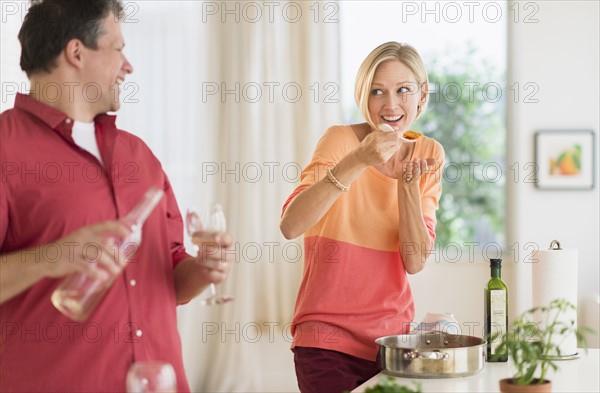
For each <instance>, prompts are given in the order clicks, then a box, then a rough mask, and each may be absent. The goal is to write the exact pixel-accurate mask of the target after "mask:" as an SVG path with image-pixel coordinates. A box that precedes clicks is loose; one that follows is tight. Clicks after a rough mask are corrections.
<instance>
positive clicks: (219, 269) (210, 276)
mask: <svg viewBox="0 0 600 393" xmlns="http://www.w3.org/2000/svg"><path fill="white" fill-rule="evenodd" d="M193 242H194V244H195V246H196V249H197V251H198V255H196V257H195V258H194V263H196V264H197V265H198V266H199V267H200V268H201V269H199V271H198V273H199V274H201V275H203V276H204V278H205V280H206V283H207V284H209V283H211V282H212V283H215V284H219V283H221V282H223V281H224V280H225V279H226V278H227V275H228V274H229V271H230V270H231V266H232V264H233V261H234V255H233V253H232V252H231V246H232V244H233V242H232V239H231V236H229V235H228V234H226V233H208V232H197V233H195V234H194V237H193Z"/></svg>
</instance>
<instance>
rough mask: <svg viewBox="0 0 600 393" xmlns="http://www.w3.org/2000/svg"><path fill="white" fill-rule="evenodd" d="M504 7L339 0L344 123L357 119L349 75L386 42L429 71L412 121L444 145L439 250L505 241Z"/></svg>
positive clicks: (498, 243)
mask: <svg viewBox="0 0 600 393" xmlns="http://www.w3.org/2000/svg"><path fill="white" fill-rule="evenodd" d="M506 16H507V11H506V4H505V3H504V2H443V1H431V2H430V1H427V2H409V1H402V2H394V1H341V2H340V29H341V40H342V87H341V93H342V102H343V106H344V114H345V119H344V120H345V121H346V122H348V123H355V122H362V121H364V120H363V119H362V117H361V115H360V114H359V112H358V109H357V108H356V104H355V102H354V78H355V75H356V72H357V70H358V67H359V66H360V64H361V62H362V61H363V59H364V58H365V57H366V56H367V55H368V53H369V52H370V51H371V50H373V49H374V48H375V47H377V46H378V45H380V44H382V43H384V42H387V41H398V42H403V43H408V44H410V45H412V46H414V47H415V48H416V49H417V50H418V51H419V53H420V55H421V57H422V58H423V61H424V63H425V66H426V68H427V71H428V74H429V83H430V87H429V92H430V97H429V108H428V110H427V111H426V112H425V114H424V116H422V118H421V119H419V120H418V121H417V122H416V123H415V124H414V125H413V127H412V128H413V129H414V130H415V131H420V132H423V133H424V134H426V135H427V136H430V137H432V138H434V139H436V140H438V141H439V142H440V143H441V144H442V145H443V146H444V149H445V151H446V165H445V167H444V174H443V179H442V182H443V189H444V192H443V195H442V199H441V201H440V210H439V211H438V226H437V230H436V232H437V239H436V243H437V246H438V247H445V246H449V245H454V246H458V247H460V248H461V249H464V248H484V247H489V246H490V244H494V245H497V246H498V248H500V247H502V246H503V245H504V210H505V209H504V200H505V197H504V194H505V192H504V188H505V174H506V170H505V147H504V146H505V134H506V127H505V119H504V113H505V97H506V94H505V73H506V25H507V22H506Z"/></svg>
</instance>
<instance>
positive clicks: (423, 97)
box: [419, 82, 429, 106]
mask: <svg viewBox="0 0 600 393" xmlns="http://www.w3.org/2000/svg"><path fill="white" fill-rule="evenodd" d="M427 94H429V84H428V83H427V82H425V83H423V84H422V85H421V101H420V103H419V105H420V106H424V105H425V103H426V102H427Z"/></svg>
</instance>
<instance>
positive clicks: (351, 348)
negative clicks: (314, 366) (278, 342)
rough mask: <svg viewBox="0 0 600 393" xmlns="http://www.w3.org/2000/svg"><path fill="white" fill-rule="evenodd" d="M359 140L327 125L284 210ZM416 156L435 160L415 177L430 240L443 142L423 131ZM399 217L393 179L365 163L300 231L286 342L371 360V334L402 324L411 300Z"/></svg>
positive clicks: (400, 329)
mask: <svg viewBox="0 0 600 393" xmlns="http://www.w3.org/2000/svg"><path fill="white" fill-rule="evenodd" d="M358 145H359V140H358V138H357V137H356V135H355V133H354V131H353V130H352V128H351V127H350V126H334V127H331V128H329V129H328V130H327V132H326V133H325V134H324V136H323V137H322V138H321V140H320V141H319V143H318V144H317V147H316V149H315V152H314V154H313V157H312V160H311V162H310V164H309V165H308V166H307V167H306V168H305V169H304V170H303V171H302V176H301V182H300V185H299V186H298V187H297V188H296V189H295V190H294V192H293V193H292V194H291V195H290V197H289V198H288V200H287V202H286V203H285V205H284V208H283V209H284V211H285V209H286V207H287V206H288V204H289V203H290V202H291V201H292V200H293V199H294V198H295V197H296V196H297V195H298V194H299V193H301V192H302V191H303V190H305V189H306V188H308V187H310V186H311V185H312V184H314V183H315V182H318V181H320V180H321V179H323V178H324V177H326V170H327V169H331V168H332V167H333V166H335V164H337V163H338V162H339V161H341V160H342V158H344V157H345V156H346V155H347V154H348V153H350V152H351V151H353V150H354V149H356V147H358ZM417 157H419V158H434V159H435V160H436V163H437V164H436V165H435V167H434V168H433V169H431V170H428V173H426V174H424V175H423V176H422V179H421V180H422V181H421V184H420V190H421V204H422V209H423V221H424V225H426V226H427V229H428V230H429V234H430V241H431V244H430V245H432V244H433V241H434V239H435V224H436V216H435V212H436V210H437V208H438V201H439V198H440V195H441V191H442V190H441V173H442V168H443V162H444V150H443V148H442V146H441V145H440V144H439V143H438V142H436V141H435V140H433V139H431V138H428V137H425V136H422V137H421V138H419V139H418V140H417V142H416V146H415V150H414V153H413V156H412V158H411V159H414V158H417ZM332 187H333V185H332ZM399 225H402V221H401V217H399V212H398V192H397V180H396V179H392V178H389V177H387V176H385V175H383V174H382V173H380V172H379V171H377V170H376V169H375V168H373V167H369V168H368V169H366V170H365V171H364V172H363V174H362V175H361V176H360V177H359V178H357V179H356V180H355V181H354V182H353V183H352V185H351V186H350V189H349V190H348V192H345V193H343V194H342V195H340V197H339V198H338V199H337V200H336V201H335V203H334V204H333V205H332V206H331V208H330V209H329V211H328V212H327V213H326V214H325V215H324V216H323V218H322V219H321V220H320V221H319V222H318V223H317V224H316V225H314V226H313V227H312V228H310V229H309V230H308V231H306V233H304V274H303V278H302V283H301V285H300V290H299V293H298V298H297V300H296V307H295V312H294V320H293V323H292V334H293V336H294V341H293V343H292V348H294V347H296V346H301V347H315V348H323V349H330V350H335V351H339V352H343V353H346V354H349V355H353V356H356V357H359V358H363V359H368V360H372V361H374V360H375V358H376V355H377V346H376V344H375V343H374V340H375V339H376V338H378V337H382V336H386V335H392V334H404V333H407V332H408V330H409V327H410V322H412V320H413V317H414V303H413V298H412V293H411V289H410V285H409V283H408V279H407V273H406V271H405V269H404V264H403V262H402V258H401V256H400V253H399V250H400V241H399V232H398V227H399ZM408 242H410V241H408ZM403 243H404V241H403ZM430 245H427V246H430ZM413 246H414V247H425V246H426V245H417V244H415V245H413ZM409 247H410V246H409Z"/></svg>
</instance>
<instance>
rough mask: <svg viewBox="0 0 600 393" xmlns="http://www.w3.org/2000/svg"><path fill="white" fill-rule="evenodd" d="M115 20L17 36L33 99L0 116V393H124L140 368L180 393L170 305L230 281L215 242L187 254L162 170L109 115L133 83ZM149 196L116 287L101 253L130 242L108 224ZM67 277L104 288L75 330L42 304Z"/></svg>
mask: <svg viewBox="0 0 600 393" xmlns="http://www.w3.org/2000/svg"><path fill="white" fill-rule="evenodd" d="M122 13H123V9H122V6H121V4H120V2H119V0H93V1H68V0H45V1H38V2H35V3H34V4H33V5H32V7H31V8H30V10H29V13H28V14H27V16H26V18H25V20H24V23H23V26H22V28H21V31H20V33H19V40H20V42H21V46H22V54H21V68H22V69H23V70H24V71H25V72H26V73H27V75H28V77H29V79H30V82H31V91H30V94H29V95H21V94H19V95H17V97H16V100H15V107H14V108H13V109H11V110H8V111H6V112H4V113H2V114H1V115H0V161H1V167H0V168H1V171H2V172H1V177H2V179H1V184H0V185H1V187H2V188H1V192H0V269H1V270H0V322H1V328H2V337H1V339H2V341H1V342H0V391H11V392H17V391H27V392H33V391H57V392H58V391H60V392H67V391H73V392H75V391H77V392H83V391H102V392H117V391H118V392H121V391H124V390H125V377H126V374H127V371H128V369H129V367H130V365H131V364H132V363H133V362H137V361H149V360H158V361H164V362H168V363H170V364H171V365H173V367H174V369H175V371H176V374H177V380H178V388H179V391H189V387H188V384H187V381H186V378H185V374H184V370H183V362H182V357H181V343H180V339H179V335H178V332H177V325H176V322H177V321H176V312H175V308H176V305H177V304H183V303H186V302H188V301H189V300H191V299H192V298H193V297H195V296H196V295H197V294H199V293H200V292H201V291H202V290H203V289H204V288H205V287H206V286H207V285H208V284H209V283H210V282H215V283H219V282H222V281H223V280H224V279H225V278H226V276H227V274H228V272H229V269H230V267H231V258H230V254H229V253H227V252H225V251H226V249H227V248H228V247H229V246H230V245H231V239H230V238H229V236H227V235H225V234H220V235H217V236H214V237H212V238H211V239H209V240H208V241H207V243H206V244H207V249H208V246H210V247H211V250H213V252H211V253H200V255H199V256H198V257H196V258H193V257H190V256H189V255H188V254H186V252H185V250H184V248H183V245H182V243H183V241H182V235H183V225H182V219H181V215H180V213H179V209H178V206H177V203H176V200H175V197H174V195H173V191H172V189H171V186H170V184H169V181H168V179H167V177H166V175H165V174H164V172H163V170H162V168H161V165H160V163H159V161H158V160H157V159H156V157H154V155H153V154H152V152H151V151H150V150H149V148H148V147H147V146H146V145H145V144H144V143H143V142H142V141H141V140H140V139H138V138H137V137H135V136H133V135H131V134H129V133H127V132H125V131H121V130H118V129H117V128H116V127H115V117H114V116H109V115H106V114H105V113H106V112H109V111H116V110H118V109H119V106H120V104H119V97H118V95H119V85H120V84H121V83H122V82H123V81H124V80H125V77H126V76H127V75H128V74H130V73H131V72H133V67H132V66H131V64H130V63H129V62H128V61H127V58H126V57H125V55H124V54H123V47H124V46H125V43H124V41H123V37H122V34H121V30H120V24H119V20H120V18H121V17H122ZM150 187H159V188H161V189H163V190H164V191H165V197H164V198H163V200H162V201H161V202H160V203H159V205H158V206H157V208H156V209H155V210H154V211H153V213H152V214H151V215H150V217H149V218H148V220H147V221H146V223H145V224H144V227H143V237H142V243H141V245H140V247H139V248H138V250H137V252H136V254H135V255H134V256H133V258H132V259H131V261H130V262H128V263H127V267H126V268H125V269H124V270H123V271H122V272H121V273H120V274H119V270H120V269H118V268H117V262H116V261H115V259H114V258H113V256H112V255H113V254H114V250H113V249H112V248H111V247H112V245H111V244H110V242H109V241H108V240H107V239H109V238H111V237H117V238H118V237H123V236H125V235H126V234H127V233H128V230H127V228H125V227H124V226H123V225H122V224H120V223H119V222H118V221H117V219H118V218H119V217H122V216H124V215H125V214H127V213H128V212H129V211H130V210H131V208H132V207H133V206H134V205H135V204H136V203H137V202H138V201H139V200H140V198H141V197H142V196H143V194H144V193H145V191H146V190H147V189H149V188H150ZM201 249H202V248H201ZM215 250H216V251H215ZM99 265H101V266H103V267H104V268H99ZM77 271H80V272H84V273H85V274H87V275H90V276H93V277H99V278H104V279H106V278H107V277H111V276H114V283H113V284H112V286H111V288H110V289H109V290H108V292H107V293H106V294H105V295H104V299H103V300H102V301H101V303H100V304H99V305H98V306H97V307H96V309H95V311H94V312H93V313H92V314H91V316H90V317H89V319H88V320H87V321H85V322H83V323H78V322H73V321H71V320H69V319H68V318H66V317H65V316H63V315H62V314H61V313H59V312H58V311H57V310H56V309H55V308H54V307H53V306H52V304H51V302H50V297H51V294H52V292H53V291H54V289H55V288H56V287H57V286H58V284H59V283H60V282H61V281H62V280H63V277H65V276H66V275H69V274H71V273H73V272H77Z"/></svg>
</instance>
